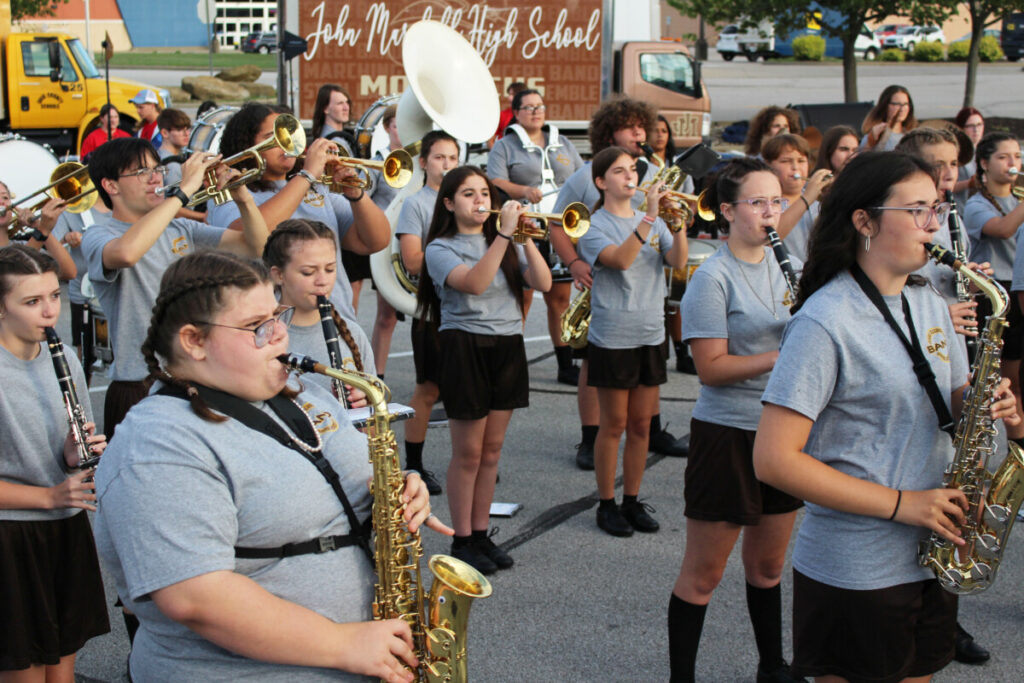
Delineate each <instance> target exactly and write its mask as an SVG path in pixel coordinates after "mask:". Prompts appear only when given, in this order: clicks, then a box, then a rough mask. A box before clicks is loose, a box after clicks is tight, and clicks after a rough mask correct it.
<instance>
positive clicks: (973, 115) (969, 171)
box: [953, 107, 985, 207]
mask: <svg viewBox="0 0 1024 683" xmlns="http://www.w3.org/2000/svg"><path fill="white" fill-rule="evenodd" d="M953 123H954V124H956V126H957V127H958V128H960V129H961V130H963V132H964V134H965V135H967V139H968V140H970V141H971V144H972V145H974V148H975V149H977V148H978V143H980V142H981V139H982V138H983V137H985V117H984V116H982V115H981V112H980V111H978V110H977V109H975V108H974V107H964V108H963V109H961V110H960V111H958V112H957V113H956V116H955V117H954V118H953ZM977 171H978V163H977V161H975V159H974V157H973V155H972V157H971V160H970V161H968V162H967V163H966V164H963V165H961V166H960V170H959V172H958V173H957V182H956V190H955V191H954V192H953V194H954V195H956V203H957V205H959V206H960V207H963V206H964V205H966V204H967V200H968V199H970V197H971V195H972V194H974V193H975V192H976V191H977V190H976V187H975V184H976V183H977V180H976V179H975V176H976V175H977Z"/></svg>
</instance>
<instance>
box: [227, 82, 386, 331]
mask: <svg viewBox="0 0 1024 683" xmlns="http://www.w3.org/2000/svg"><path fill="white" fill-rule="evenodd" d="M277 117H278V113H277V112H275V111H274V110H273V109H271V108H270V107H268V106H267V105H264V104H257V103H253V102H250V103H247V104H246V105H244V106H243V107H242V108H241V109H240V110H238V113H236V114H235V115H234V116H232V117H231V119H230V120H229V121H228V122H227V124H226V125H225V126H224V135H223V137H222V138H221V142H220V151H221V154H223V155H224V156H225V157H228V156H231V155H233V154H237V153H238V152H241V151H244V150H246V149H249V148H251V147H253V146H254V145H257V144H259V143H261V142H264V141H266V140H268V139H270V138H272V137H273V136H274V121H275V120H276V119H277ZM335 150H336V146H335V144H334V143H333V142H330V141H328V140H325V139H323V138H317V139H316V140H313V142H311V143H310V144H309V145H308V146H307V147H306V151H305V159H304V161H303V166H302V170H300V171H298V172H297V173H294V174H293V171H294V169H295V159H294V158H293V157H288V156H285V153H284V150H282V149H281V148H280V147H278V146H276V145H275V146H273V147H271V148H270V149H266V150H263V151H262V152H260V155H261V156H262V157H263V160H264V161H265V162H266V169H265V170H264V172H263V176H262V177H261V178H260V179H259V180H257V181H255V182H253V183H250V186H251V189H252V191H253V196H254V197H255V200H256V204H257V205H258V206H259V210H260V213H261V214H263V218H264V219H265V220H266V222H267V226H268V227H269V228H270V229H271V231H272V230H273V229H274V227H275V226H276V225H277V224H278V223H280V222H281V221H283V220H286V219H288V218H306V219H309V220H314V221H320V222H321V223H324V224H325V225H326V226H327V227H329V228H330V229H331V230H332V231H333V232H334V233H335V236H336V237H337V240H338V245H339V248H342V249H347V250H349V251H353V252H355V253H357V254H372V253H373V252H375V251H379V250H381V249H383V248H384V247H386V246H387V244H388V240H390V239H391V226H390V225H389V224H388V220H387V217H385V216H384V212H383V211H381V210H380V209H379V208H378V207H377V205H376V204H374V203H373V200H371V199H370V197H369V196H367V195H366V192H364V191H363V190H361V189H357V188H353V187H345V189H344V190H343V191H342V192H341V193H334V192H328V190H327V187H325V186H323V185H321V184H320V179H321V178H322V176H323V175H324V169H325V168H327V167H328V165H329V162H328V160H329V158H330V156H331V153H332V152H334V151H335ZM243 166H244V164H243ZM355 176H356V171H355V170H354V169H352V168H348V167H338V168H336V169H335V170H334V172H333V175H332V177H333V179H334V180H335V181H336V182H340V181H342V180H344V179H347V178H353V177H355ZM207 220H208V221H209V222H210V223H211V224H213V225H220V226H224V227H228V228H232V229H237V228H238V227H239V226H240V219H239V214H238V206H237V205H236V204H235V203H234V202H225V203H224V204H221V205H220V206H211V207H210V208H209V213H208V218H207ZM338 262H339V265H340V264H341V254H340V251H339V255H338ZM330 299H331V303H332V304H334V307H335V308H336V309H337V310H338V311H339V312H340V313H341V314H342V315H343V316H344V317H345V318H347V319H349V320H355V317H356V312H355V309H354V308H353V307H352V286H351V284H349V279H348V275H347V274H346V273H345V269H344V267H339V268H338V278H337V284H336V285H335V287H334V288H333V290H332V293H331V297H330Z"/></svg>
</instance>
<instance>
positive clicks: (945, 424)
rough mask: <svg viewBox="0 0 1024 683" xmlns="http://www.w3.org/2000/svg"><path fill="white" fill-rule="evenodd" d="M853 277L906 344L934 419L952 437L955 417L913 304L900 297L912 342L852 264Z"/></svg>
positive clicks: (866, 278)
mask: <svg viewBox="0 0 1024 683" xmlns="http://www.w3.org/2000/svg"><path fill="white" fill-rule="evenodd" d="M850 273H851V275H853V279H854V280H856V281H857V284H858V285H859V286H860V288H861V290H863V292H864V294H865V295H866V296H867V297H868V299H869V300H870V301H871V303H872V304H874V305H875V308H877V309H878V312H879V313H881V314H882V317H883V318H885V322H887V323H889V327H891V328H892V331H893V332H895V333H896V336H897V337H898V338H899V340H900V342H901V343H902V344H903V348H905V349H906V350H907V354H909V355H910V360H911V362H912V363H913V366H914V374H915V375H917V381H918V382H920V383H921V386H922V387H924V390H925V393H927V394H928V398H929V400H931V402H932V408H934V409H935V415H936V416H937V417H938V419H939V429H941V430H942V431H944V432H946V433H947V434H949V435H950V436H951V437H952V436H953V435H954V429H955V426H954V423H953V416H952V415H951V414H950V412H949V408H948V407H947V406H946V401H945V399H944V398H943V397H942V391H941V390H940V389H939V385H938V383H936V381H935V373H934V372H933V371H932V366H931V364H930V363H929V362H928V358H927V357H926V356H925V355H924V350H923V349H922V348H921V341H920V340H919V339H918V338H917V330H916V329H915V328H914V319H913V318H912V317H911V315H910V304H909V303H908V302H907V297H906V296H905V295H904V294H903V293H902V292H901V293H900V300H901V301H902V303H903V318H904V320H906V322H907V329H908V330H909V331H910V339H907V335H905V334H903V330H902V329H901V328H900V326H899V323H897V322H896V319H895V318H894V317H893V315H892V311H891V310H890V309H889V306H888V305H886V303H885V300H884V299H882V294H881V293H880V292H879V291H878V288H877V287H875V283H873V282H872V281H871V279H870V278H869V277H868V276H867V275H866V274H865V273H864V271H863V270H861V268H860V266H859V265H857V264H856V263H855V264H853V267H852V268H851V269H850Z"/></svg>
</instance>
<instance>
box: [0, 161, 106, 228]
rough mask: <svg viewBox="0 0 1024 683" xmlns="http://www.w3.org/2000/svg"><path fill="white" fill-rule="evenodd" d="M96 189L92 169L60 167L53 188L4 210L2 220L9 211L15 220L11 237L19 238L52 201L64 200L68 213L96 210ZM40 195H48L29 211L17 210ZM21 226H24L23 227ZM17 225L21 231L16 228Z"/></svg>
mask: <svg viewBox="0 0 1024 683" xmlns="http://www.w3.org/2000/svg"><path fill="white" fill-rule="evenodd" d="M95 192H96V186H95V185H94V184H93V182H92V178H90V177H89V169H88V168H87V167H86V166H85V165H84V164H79V163H77V162H74V161H68V162H65V163H63V164H59V165H58V166H57V168H55V169H53V173H51V174H50V184H49V185H47V186H46V187H43V188H40V189H38V190H36V191H35V192H33V193H31V194H29V195H28V196H27V197H24V198H23V199H20V200H19V201H17V202H15V203H13V204H11V205H10V206H7V207H4V208H3V209H0V216H6V215H7V212H8V211H9V212H10V213H11V214H12V215H13V216H14V218H15V222H14V223H12V224H11V227H10V228H8V231H9V235H10V236H11V237H12V238H13V237H19V236H20V234H21V233H22V232H24V231H25V227H26V226H28V224H29V223H32V222H34V221H35V220H36V219H37V218H39V216H40V215H41V213H42V208H43V206H44V205H45V204H46V202H48V201H50V200H51V199H60V200H62V201H64V203H65V204H67V206H66V209H65V210H67V211H70V212H71V213H83V212H85V211H88V210H89V209H91V208H92V206H93V204H95V203H96V195H95V194H94V193H95ZM38 195H44V196H43V199H42V200H41V201H39V202H37V203H36V204H34V205H33V206H31V207H30V208H28V209H15V207H16V206H19V205H20V204H24V203H25V202H27V201H28V200H29V199H31V198H33V197H36V196H38ZM19 224H20V225H19ZM15 225H17V226H18V227H14V226H15Z"/></svg>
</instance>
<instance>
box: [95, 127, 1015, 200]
mask: <svg viewBox="0 0 1024 683" xmlns="http://www.w3.org/2000/svg"><path fill="white" fill-rule="evenodd" d="M1007 140H1013V141H1014V142H1017V144H1018V145H1019V144H1020V143H1019V142H1018V140H1017V138H1015V137H1014V136H1013V135H1011V134H1010V133H1003V132H1001V131H997V132H995V133H985V137H983V138H982V139H981V140H980V141H979V142H978V147H977V148H976V149H975V150H974V161H975V162H977V163H976V166H977V168H975V170H974V173H975V175H977V176H978V184H979V185H981V187H985V183H983V182H982V180H983V178H984V175H985V171H984V170H982V168H981V161H982V159H984V160H985V161H988V160H989V159H991V158H992V155H993V154H995V153H996V149H998V148H999V143H1001V142H1006V141H1007ZM108 144H109V143H108Z"/></svg>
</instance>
